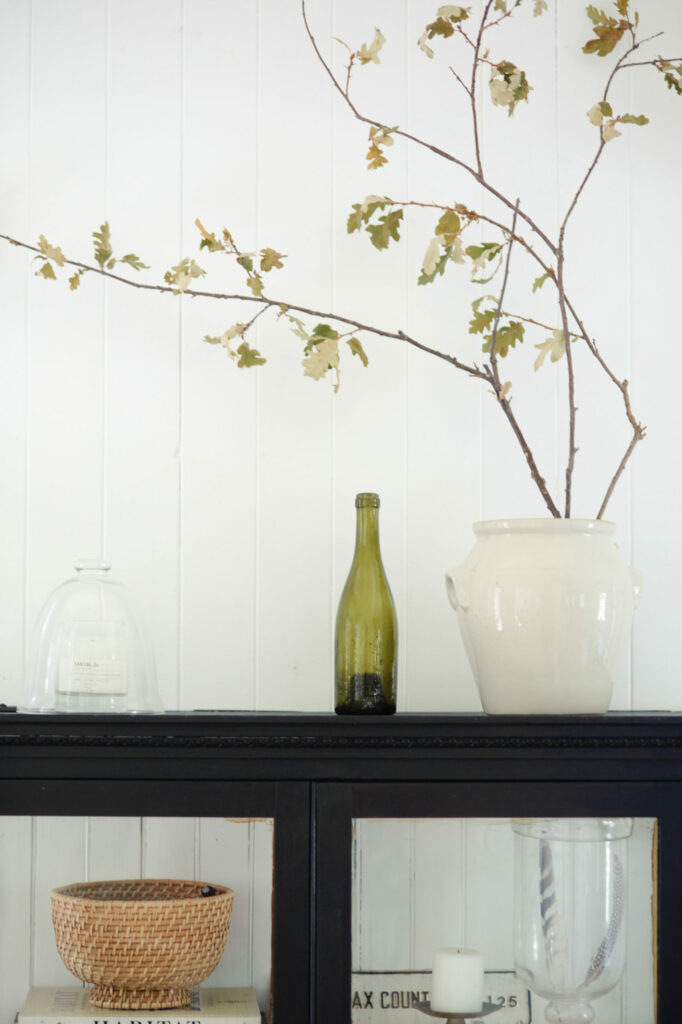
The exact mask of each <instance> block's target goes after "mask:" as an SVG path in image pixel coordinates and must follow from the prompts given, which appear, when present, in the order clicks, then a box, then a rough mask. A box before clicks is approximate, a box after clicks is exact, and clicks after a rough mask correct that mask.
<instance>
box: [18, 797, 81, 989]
mask: <svg viewBox="0 0 682 1024" xmlns="http://www.w3.org/2000/svg"><path fill="white" fill-rule="evenodd" d="M86 836H87V819H86V818H61V817H54V818H36V819H35V847H34V861H33V929H34V931H33V951H32V957H33V963H32V965H31V983H32V984H34V985H70V984H72V982H73V975H72V974H71V973H70V972H69V971H68V970H67V968H66V967H65V966H64V964H63V963H62V961H61V959H60V957H59V954H58V953H57V947H56V945H55V940H54V930H53V927H52V915H51V910H50V891H51V890H52V889H54V888H55V887H56V886H60V885H69V884H70V883H71V882H79V881H82V880H83V879H85V878H86V870H87V863H86V861H87V858H86Z"/></svg>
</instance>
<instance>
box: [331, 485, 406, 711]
mask: <svg viewBox="0 0 682 1024" xmlns="http://www.w3.org/2000/svg"><path fill="white" fill-rule="evenodd" d="M355 507H356V509H357V527H356V535H355V555H354V556H353V564H352V565H351V567H350V572H349V574H348V579H347V580H346V585H345V587H344V588H343V593H342V595H341V600H340V602H339V610H338V612H337V615H336V643H335V666H334V672H335V708H336V713H337V714H339V715H392V714H393V712H394V711H395V690H396V663H397V653H398V624H397V620H396V614H395V605H394V604H393V597H392V596H391V590H390V588H389V585H388V580H387V579H386V573H385V572H384V566H383V563H382V561H381V552H380V550H379V495H378V494H358V495H357V496H356V498H355Z"/></svg>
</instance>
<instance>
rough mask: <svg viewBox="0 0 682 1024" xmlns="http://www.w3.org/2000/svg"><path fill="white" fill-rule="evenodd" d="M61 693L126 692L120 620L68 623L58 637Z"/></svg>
mask: <svg viewBox="0 0 682 1024" xmlns="http://www.w3.org/2000/svg"><path fill="white" fill-rule="evenodd" d="M57 689H58V690H59V692H60V693H89V694H93V693H95V694H114V695H118V694H125V693H126V692H127V689H128V641H127V636H126V630H125V626H124V624H123V623H120V622H69V623H65V624H64V626H62V629H61V635H60V637H59V684H58V687H57Z"/></svg>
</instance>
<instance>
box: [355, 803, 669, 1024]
mask: <svg viewBox="0 0 682 1024" xmlns="http://www.w3.org/2000/svg"><path fill="white" fill-rule="evenodd" d="M534 820H537V819H534ZM614 820H616V821H617V822H625V823H626V826H625V829H626V831H629V829H630V828H631V834H630V835H629V838H627V839H626V840H621V841H619V842H617V843H615V845H614V846H613V849H615V850H617V853H614V854H612V855H611V856H610V857H609V858H605V857H604V854H603V848H604V847H605V845H606V844H605V843H600V842H596V843H595V842H592V839H593V837H592V836H590V835H587V834H586V831H585V828H583V829H582V831H581V830H580V827H578V828H577V831H576V829H575V828H573V831H572V832H571V835H572V836H574V837H575V839H576V843H575V844H574V848H576V849H577V848H578V847H579V856H578V857H577V858H573V859H572V860H571V862H570V865H569V863H568V862H566V864H562V863H561V862H560V859H559V858H560V855H561V844H560V846H559V847H556V846H555V845H553V842H549V843H547V842H546V841H545V840H544V839H543V838H542V837H541V838H539V839H538V841H537V844H536V846H535V847H534V846H533V842H534V841H533V840H528V839H527V838H526V839H524V838H523V837H522V836H517V837H516V838H515V832H514V830H513V828H512V821H511V820H510V819H508V818H429V819H420V818H357V817H356V818H354V819H353V851H352V875H353V883H352V970H353V972H355V973H356V980H357V977H358V975H357V972H367V971H374V972H412V971H414V972H426V971H430V970H431V965H432V959H433V951H434V950H435V949H437V948H440V947H443V946H452V947H456V946H459V947H465V948H466V947H468V948H474V949H478V950H480V951H481V952H482V953H483V954H484V961H485V969H486V971H494V972H503V971H513V970H514V968H515V939H516V941H517V943H518V942H519V937H518V934H516V935H515V928H516V929H517V932H518V930H519V928H521V929H523V928H529V927H530V925H529V924H528V914H527V910H528V908H527V906H526V907H525V909H524V913H526V917H525V918H524V921H525V924H524V923H523V921H522V920H521V918H522V916H523V915H522V912H521V909H523V908H520V902H521V901H525V902H526V903H527V902H528V901H529V900H530V902H531V904H537V911H538V919H539V920H540V921H541V925H542V924H543V923H544V926H545V932H544V933H543V931H542V927H541V926H539V927H538V928H537V929H536V934H535V935H534V937H533V941H535V942H536V944H540V945H541V946H542V944H543V943H544V942H545V941H547V942H550V941H551V942H554V943H555V947H554V948H556V945H557V943H558V946H559V947H561V944H562V943H563V949H562V948H559V949H558V954H557V955H558V957H562V956H563V957H564V960H566V958H568V957H574V959H575V967H574V968H573V969H574V970H575V971H577V972H582V974H583V975H587V973H588V972H589V970H590V965H592V976H591V977H592V979H593V980H592V982H591V985H588V986H587V987H588V988H590V987H591V988H593V989H597V990H598V988H599V986H598V983H597V982H596V981H595V980H594V979H595V978H596V977H597V976H598V974H599V973H601V977H602V978H606V971H605V964H604V959H605V958H606V960H608V959H609V957H610V958H612V960H613V961H614V962H615V961H616V960H617V958H621V960H623V959H624V968H623V970H622V976H621V980H619V981H616V983H615V984H614V985H613V987H612V988H611V990H610V991H609V992H608V993H606V994H601V995H599V996H598V997H597V998H595V999H594V1000H593V1001H592V1006H593V1009H594V1011H595V1014H596V1018H595V1019H596V1021H597V1024H651V1022H652V1021H653V1020H654V1019H655V1016H656V1012H655V1002H656V999H655V990H654V979H655V967H656V965H655V963H654V956H653V949H654V947H655V941H654V935H655V922H654V920H653V917H652V908H653V907H654V905H655V892H656V888H655V886H656V879H655V876H654V868H653V865H655V864H656V860H657V857H656V844H657V825H656V820H655V819H654V818H644V817H638V818H634V819H614ZM562 821H565V822H570V821H575V819H562ZM577 821H578V824H580V822H586V823H587V825H589V824H590V822H597V821H601V819H589V821H588V820H587V819H578V820H577ZM524 843H525V846H523V844H524ZM515 847H516V867H517V874H516V876H515ZM528 847H530V849H529V848H528ZM522 848H523V849H524V851H525V852H524V853H523V854H522V853H521V852H520V850H521V849H522ZM552 850H554V862H553V864H552V862H551V860H548V858H549V857H550V854H551V851H552ZM548 851H550V852H549V853H548ZM591 851H592V852H591ZM593 854H594V857H596V860H594V863H593V862H592V861H590V859H589V858H590V857H591V856H592V855H593ZM523 856H525V857H526V860H527V861H528V857H530V860H529V861H528V862H529V863H530V865H531V869H532V870H534V869H535V865H536V863H537V878H534V877H531V879H530V882H529V881H528V878H524V876H523V874H522V872H521V868H520V866H519V865H520V862H521V858H522V857H523ZM543 858H544V861H543V860H542V859H543ZM593 859H594V858H593ZM541 861H542V864H541ZM569 869H570V871H572V873H573V877H572V878H570V879H568V878H567V872H568V871H569ZM525 870H526V872H527V867H526V869H525ZM542 870H544V871H545V875H544V878H543V876H542ZM548 878H549V883H548V881H547V879H548ZM600 880H601V881H600ZM600 884H601V885H602V888H601V890H600ZM543 887H544V888H543ZM515 890H516V891H515ZM569 893H570V894H572V895H571V896H570V899H571V903H572V905H571V907H568V906H567V905H566V904H567V902H568V900H569ZM600 893H601V895H600ZM548 895H549V896H550V897H551V900H552V899H553V901H554V902H553V903H552V902H551V900H550V901H548V902H546V903H545V904H544V907H543V910H544V914H545V917H544V919H541V918H540V917H539V915H540V907H541V904H542V900H543V898H545V897H547V896H548ZM621 895H622V896H623V905H622V908H621V903H620V901H621ZM600 898H601V900H602V903H603V906H602V907H601V910H602V915H601V919H600V917H599V911H600ZM515 900H516V904H515ZM562 901H563V902H562ZM530 909H531V911H532V910H533V906H531V908H530ZM581 914H582V917H581ZM587 914H590V915H592V917H594V916H595V915H596V920H594V921H587V922H585V921H584V920H583V918H584V917H585V915H587ZM567 918H568V919H570V921H571V922H572V923H571V924H570V925H569V924H568V923H567V920H566V919H567ZM550 926H551V928H552V929H553V931H550V930H549V928H550ZM571 929H576V931H577V930H579V929H582V931H581V934H582V936H583V941H582V946H583V947H584V948H581V949H580V950H579V954H580V955H579V956H578V955H577V954H576V951H575V950H573V951H571V950H570V948H569V947H570V946H571V941H572V940H571ZM587 935H589V937H586V936H587ZM602 940H603V941H602ZM621 947H622V948H621ZM541 952H542V953H543V956H544V955H545V952H546V951H544V950H541ZM517 953H518V946H517ZM517 958H518V957H517ZM557 962H558V963H561V961H560V960H557ZM595 965H596V967H595ZM566 969H568V968H566ZM533 970H534V971H535V972H536V974H537V973H538V967H537V964H536V965H535V966H534V967H533ZM595 971H596V972H597V974H595ZM618 973H620V968H619V967H618ZM581 977H582V975H581ZM421 981H424V979H423V978H422V979H419V978H418V975H415V984H414V986H413V988H414V989H415V990H416V989H419V987H420V984H418V982H421ZM427 981H428V979H427ZM582 983H583V984H584V981H583V982H582ZM605 984H606V982H605ZM579 986H580V983H578V986H577V987H579ZM356 987H357V986H356ZM405 987H406V988H409V985H408V984H406V985H405ZM528 987H529V988H531V987H532V986H531V985H530V983H529V984H528ZM538 987H541V985H540V982H539V981H538ZM356 1003H357V1001H356ZM546 1005H547V1000H546V999H543V998H541V997H540V996H539V995H537V994H536V993H532V995H531V1013H532V1020H533V1021H536V1022H541V1021H544V1020H545V1016H544V1010H545V1008H546ZM352 1019H353V1020H355V1019H357V1021H358V1022H360V1021H364V1020H365V1017H364V1016H363V1015H362V1014H361V1013H353V1012H352ZM382 1019H383V1018H382ZM387 1019H388V1018H387ZM396 1019H398V1018H396ZM413 1019H414V1022H415V1024H416V1022H417V1021H419V1020H426V1019H427V1018H425V1017H424V1016H423V1015H421V1014H420V1013H419V1011H416V1010H415V1011H408V1012H406V1011H405V1009H402V1010H401V1015H400V1017H399V1020H400V1021H401V1022H402V1024H412V1020H413ZM491 1019H492V1018H491Z"/></svg>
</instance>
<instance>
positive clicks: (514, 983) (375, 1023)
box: [350, 971, 531, 1024]
mask: <svg viewBox="0 0 682 1024" xmlns="http://www.w3.org/2000/svg"><path fill="white" fill-rule="evenodd" d="M430 998H431V971H353V974H352V977H351V1016H350V1019H351V1024H425V1022H426V1021H428V1020H435V1018H429V1017H425V1016H424V1014H423V1013H422V1012H421V1010H419V1009H418V1004H419V1003H423V1002H427V1001H430ZM483 999H484V1002H486V1003H488V1002H491V1003H495V1004H496V1005H497V1006H499V1007H500V1009H499V1010H498V1012H497V1013H495V1015H494V1017H485V1018H477V1017H476V1016H475V1015H474V1016H472V1017H471V1018H470V1024H477V1022H478V1021H479V1020H480V1024H484V1022H485V1024H488V1022H490V1024H492V1021H493V1020H494V1022H495V1024H530V1022H531V1014H530V992H529V991H528V989H527V988H526V987H525V986H524V985H522V984H521V982H520V981H519V980H518V978H517V977H516V975H515V974H514V972H513V971H486V972H485V974H484V980H483Z"/></svg>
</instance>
